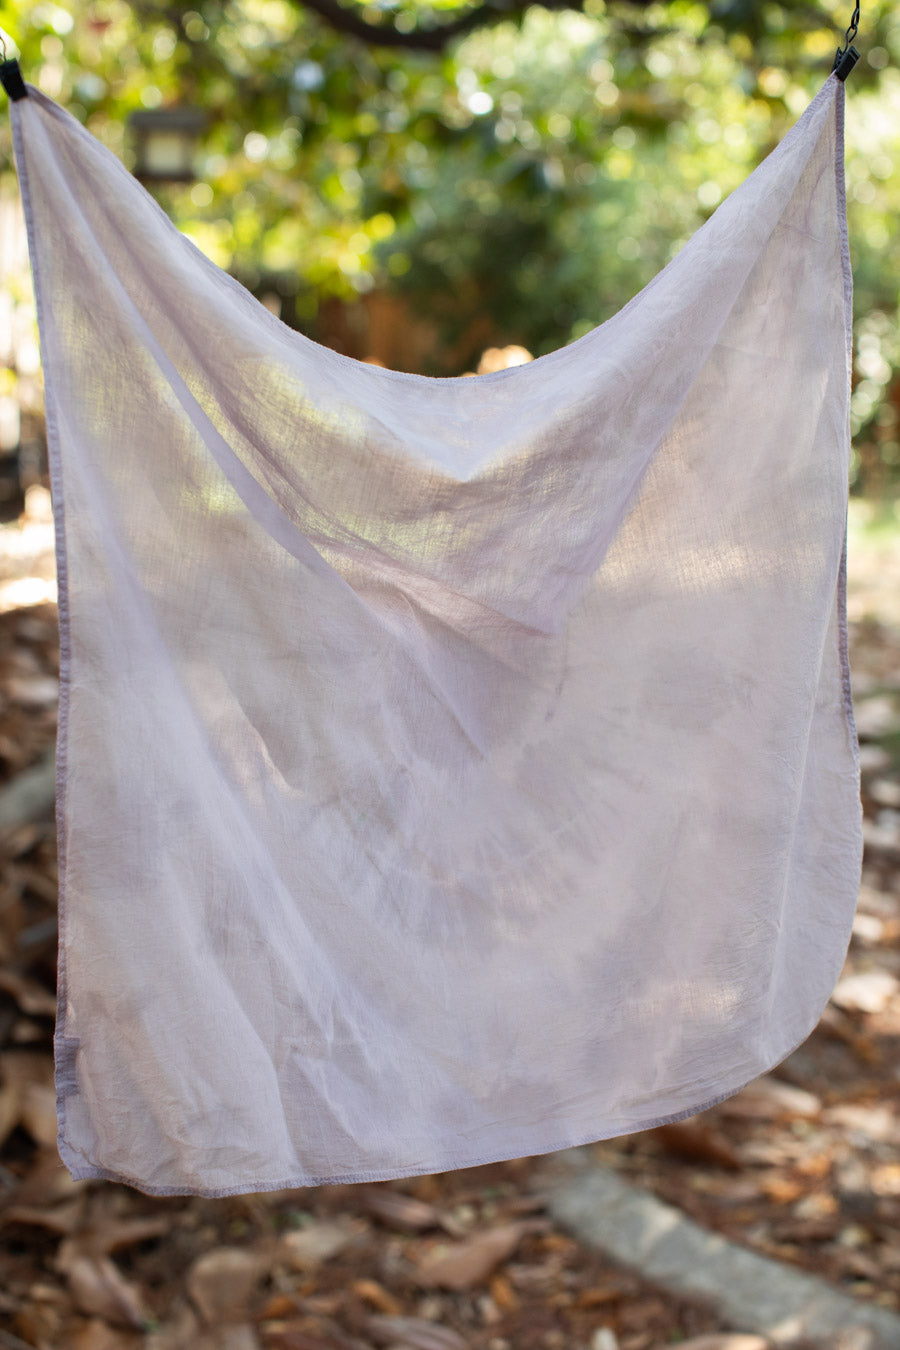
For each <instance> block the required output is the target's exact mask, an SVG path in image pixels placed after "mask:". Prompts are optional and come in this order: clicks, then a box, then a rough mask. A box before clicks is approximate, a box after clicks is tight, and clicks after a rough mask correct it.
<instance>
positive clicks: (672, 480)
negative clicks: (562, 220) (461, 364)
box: [9, 76, 861, 1196]
mask: <svg viewBox="0 0 900 1350" xmlns="http://www.w3.org/2000/svg"><path fill="white" fill-rule="evenodd" d="M28 95H29V97H27V98H24V99H22V100H20V101H18V102H13V103H11V104H10V109H9V110H10V116H11V118H12V125H13V133H14V145H15V154H16V163H17V169H18V174H19V181H20V187H21V192H22V197H23V202H24V207H25V213H26V220H27V227H28V239H29V252H30V258H31V264H32V269H33V274H34V279H35V287H36V295H37V302H38V315H39V326H40V337H41V350H42V358H43V365H44V372H45V385H46V396H47V414H48V432H49V441H50V455H51V468H52V485H53V502H54V512H55V520H56V527H57V544H58V569H59V581H60V621H61V631H62V644H63V646H62V653H63V680H62V695H61V709H60V713H61V719H60V731H59V741H58V774H59V782H58V803H57V814H58V825H59V845H60V868H61V923H60V952H59V955H60V980H59V1017H58V1027H57V1038H56V1082H57V1091H58V1115H59V1124H60V1135H59V1148H60V1153H61V1156H62V1158H63V1161H64V1162H65V1164H66V1166H67V1167H68V1168H69V1170H70V1171H71V1173H72V1175H73V1176H74V1177H76V1178H86V1177H105V1178H110V1179H115V1180H119V1181H125V1182H127V1183H129V1184H131V1185H132V1186H136V1187H138V1188H140V1189H141V1190H144V1191H146V1192H149V1193H153V1194H200V1195H208V1196H215V1195H227V1194H232V1193H236V1192H246V1191H254V1190H266V1189H274V1188H282V1187H287V1186H300V1185H309V1184H315V1183H318V1182H323V1181H344V1182H354V1181H366V1180H377V1179H384V1178H390V1177H401V1176H406V1175H412V1174H415V1173H423V1172H434V1171H442V1170H447V1169H451V1168H459V1167H464V1166H469V1165H473V1164H478V1163H483V1162H488V1161H495V1160H499V1159H504V1158H511V1157H519V1156H523V1155H532V1154H538V1153H545V1152H548V1151H551V1150H555V1149H560V1148H563V1147H567V1146H570V1145H576V1144H581V1143H585V1142H588V1141H591V1140H597V1139H601V1138H605V1137H609V1136H612V1135H618V1134H623V1133H627V1132H630V1131H636V1130H641V1129H644V1128H646V1127H649V1126H652V1125H655V1124H659V1123H662V1122H665V1121H671V1120H674V1119H678V1118H679V1117H683V1116H686V1115H689V1114H692V1113H694V1112H696V1111H699V1110H701V1109H703V1108H705V1107H707V1106H709V1105H711V1104H713V1103H714V1102H716V1101H718V1100H721V1099H722V1098H723V1097H726V1096H728V1095H730V1094H731V1093H733V1092H735V1091H736V1090H738V1089H739V1088H740V1087H741V1086H743V1085H744V1084H745V1083H747V1082H748V1081H750V1080H751V1079H753V1078H754V1077H755V1076H756V1075H758V1074H760V1073H762V1072H763V1071H765V1070H768V1069H769V1068H771V1067H772V1066H773V1065H775V1064H777V1063H778V1062H779V1061H780V1060H782V1059H783V1058H784V1057H785V1056H786V1055H787V1054H788V1053H789V1052H790V1051H791V1050H792V1049H793V1048H794V1047H796V1046H797V1045H798V1044H799V1043H800V1042H801V1041H802V1040H803V1039H804V1038H805V1037H806V1036H807V1035H808V1034H809V1032H810V1031H811V1030H812V1028H813V1027H814V1025H815V1024H816V1022H817V1020H818V1018H819V1017H820V1015H821V1013H822V1010H823V1008H824V1005H825V1003H826V1000H827V998H828V995H829V993H830V991H831V989H832V988H833V986H834V983H835V981H836V979H837V977H838V974H839V972H840V969H841V965H842V961H843V958H844V956H845V952H846V948H847V944H848V941H849V936H850V929H851V923H852V918H853V913H854V908H855V901H856V893H857V885H858V880H859V866H860V853H861V822H860V806H859V790H858V758H857V749H856V738H855V733H854V727H853V716H852V708H851V699H850V687H849V676H848V666H847V651H846V633H845V619H844V596H843V579H844V554H843V545H844V538H845V522H846V506H847V475H848V457H849V422H848V400H849V387H850V380H849V364H850V293H851V277H850V269H849V261H848V251H847V240H846V225H845V219H846V209H845V201H844V190H843V121H842V118H843V97H844V86H843V84H842V83H841V82H840V81H838V80H836V79H835V77H834V76H831V77H829V78H828V79H827V80H826V82H825V83H824V85H823V86H822V88H821V90H820V92H819V93H818V95H817V96H816V97H815V99H814V100H813V101H812V103H811V104H810V106H809V107H808V109H807V110H806V112H805V113H804V114H803V115H802V116H801V117H800V119H799V121H798V122H797V123H796V125H795V126H794V127H793V128H792V129H791V131H790V132H789V133H788V134H787V135H786V137H785V138H784V140H783V141H782V142H781V144H780V145H779V146H778V147H777V148H776V149H775V150H774V151H773V152H772V153H771V154H770V155H769V156H768V158H767V159H766V160H765V161H764V162H763V163H762V164H761V165H760V167H759V168H758V169H756V170H755V171H754V172H753V173H752V174H751V175H750V176H749V177H748V178H747V180H746V181H745V182H744V183H743V184H742V186H741V187H739V188H738V189H737V190H736V191H735V192H734V193H732V195H731V196H729V197H728V198H727V199H726V200H725V201H724V202H723V204H722V205H721V206H720V207H719V208H718V210H717V211H716V212H715V213H714V215H713V216H712V217H711V218H710V220H709V221H708V222H707V223H706V224H705V225H704V226H703V227H702V228H701V229H700V230H698V232H697V233H696V234H695V235H694V236H693V238H691V240H690V241H689V242H688V243H687V244H686V245H685V246H684V247H683V248H682V250H681V251H680V252H679V253H678V255H677V256H676V257H675V259H674V260H673V261H672V262H671V263H670V264H669V265H668V266H667V267H666V268H665V269H664V270H663V271H662V272H661V273H660V274H659V275H658V276H657V277H656V278H655V279H654V280H653V281H652V282H651V283H650V284H649V285H648V286H647V287H646V288H645V289H644V290H643V291H641V293H640V294H639V295H638V296H636V297H635V298H634V299H633V300H632V301H631V302H630V303H629V304H627V305H626V306H625V308H624V309H623V310H622V311H621V312H620V313H618V314H617V315H615V317H614V318H612V319H610V320H609V321H608V322H607V323H604V324H603V325H602V326H600V327H599V328H596V329H595V330H594V331H592V332H590V333H588V334H587V336H585V337H583V338H581V339H580V340H579V341H577V342H574V343H572V344H571V345H569V346H567V347H564V348H561V349H560V350H558V351H554V352H551V353H550V354H549V355H546V356H542V357H540V358H539V359H537V360H536V361H534V362H533V363H531V364H529V365H524V366H519V367H515V368H513V369H510V370H503V371H499V372H497V373H495V374H488V375H484V376H480V377H477V378H474V379H433V378H428V377H422V376H416V375H406V374H402V373H398V372H394V371H391V370H385V369H381V368H377V367H373V366H367V365H364V364H361V363H358V362H356V361H353V360H351V359H349V358H347V357H344V356H341V355H338V354H336V353H334V352H332V351H329V350H326V349H324V348H322V347H320V346H318V345H317V344H315V343H313V342H311V341H309V340H308V339H306V338H304V337H303V336H301V335H299V334H298V333H296V332H294V331H292V330H290V329H288V328H287V327H286V326H285V325H284V324H282V323H281V322H280V321H279V320H278V319H276V318H275V317H274V316H273V315H272V314H270V313H269V312H268V311H267V310H266V309H265V308H264V307H263V306H262V305H260V304H259V303H258V302H257V301H256V300H255V299H254V298H253V297H252V296H251V295H250V294H249V293H248V292H247V291H246V290H244V289H243V287H241V286H240V285H239V284H238V283H237V282H236V281H234V280H233V279H232V278H231V277H229V276H227V275H226V274H225V273H223V272H222V271H221V270H219V269H218V268H217V267H216V266H215V265H214V264H213V263H212V262H210V261H209V260H208V259H207V258H206V257H205V256H204V255H203V254H202V253H201V252H200V251H199V250H198V249H197V248H196V247H195V246H194V245H193V244H192V243H191V242H190V241H189V240H188V239H187V238H185V237H184V236H183V235H182V234H180V233H179V231H178V230H177V229H176V228H175V227H174V225H173V224H172V223H171V221H170V220H169V219H168V218H167V217H166V215H165V214H164V212H163V211H162V210H161V208H160V207H159V206H158V205H157V204H156V203H155V202H154V200H153V199H152V197H151V196H150V195H149V194H148V193H147V192H146V191H145V190H144V189H143V188H142V187H141V186H140V184H139V183H138V182H137V181H136V180H135V179H134V178H133V177H131V175H130V174H129V173H128V172H127V171H126V169H125V168H124V166H123V165H122V164H121V163H120V161H119V160H118V159H117V158H116V156H115V155H113V154H112V153H111V152H110V151H109V150H107V149H106V148H105V147H104V146H103V145H101V144H100V143H99V142H98V141H97V140H96V139H95V138H94V137H93V136H92V135H91V134H90V133H89V132H88V131H87V130H86V129H85V128H83V127H82V126H81V125H80V123H79V122H78V121H77V120H76V119H75V118H74V117H73V116H72V115H71V114H69V113H68V112H66V111H65V110H64V109H62V108H61V107H59V106H57V105H56V104H55V103H54V102H53V101H52V100H51V99H49V98H48V97H46V96H45V95H44V94H42V93H41V92H40V91H39V90H38V89H37V88H36V87H35V86H33V85H29V86H28ZM548 284H552V278H549V279H548Z"/></svg>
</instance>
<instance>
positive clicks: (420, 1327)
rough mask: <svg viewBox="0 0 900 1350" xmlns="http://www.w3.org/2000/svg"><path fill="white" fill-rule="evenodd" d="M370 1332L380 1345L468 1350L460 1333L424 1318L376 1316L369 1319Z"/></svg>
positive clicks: (411, 1349) (413, 1348)
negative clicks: (393, 1343)
mask: <svg viewBox="0 0 900 1350" xmlns="http://www.w3.org/2000/svg"><path fill="white" fill-rule="evenodd" d="M369 1331H370V1333H371V1335H372V1338H373V1340H376V1341H377V1342H378V1343H379V1344H380V1345H390V1344H391V1343H392V1342H398V1343H400V1344H402V1345H404V1346H409V1350H467V1345H466V1342H465V1341H464V1340H463V1338H462V1336H460V1334H459V1332H458V1331H454V1330H453V1329H452V1327H442V1326H439V1325H438V1323H436V1322H429V1321H428V1320H427V1319H426V1318H424V1317H379V1316H375V1317H372V1318H370V1319H369Z"/></svg>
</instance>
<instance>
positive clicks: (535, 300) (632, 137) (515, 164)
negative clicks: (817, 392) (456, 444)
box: [0, 0, 900, 465]
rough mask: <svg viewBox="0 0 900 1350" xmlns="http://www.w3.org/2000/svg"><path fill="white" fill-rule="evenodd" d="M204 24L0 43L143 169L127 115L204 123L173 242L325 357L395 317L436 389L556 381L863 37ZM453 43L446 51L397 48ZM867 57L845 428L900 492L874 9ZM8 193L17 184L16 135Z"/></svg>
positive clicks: (897, 93) (683, 25) (289, 7)
mask: <svg viewBox="0 0 900 1350" xmlns="http://www.w3.org/2000/svg"><path fill="white" fill-rule="evenodd" d="M195 3H196V8H187V7H185V6H184V5H182V4H178V3H174V0H133V3H130V4H128V3H125V0H94V2H93V3H84V4H80V5H79V6H78V7H77V8H74V7H67V6H65V5H63V4H57V3H55V2H54V0H38V3H34V2H32V0H5V3H4V4H2V6H0V25H2V28H3V30H4V32H5V33H6V34H7V35H8V39H9V40H11V42H12V43H13V44H15V46H16V47H17V49H18V54H19V55H20V60H21V64H22V69H23V73H24V75H25V78H26V79H27V80H30V81H31V82H33V83H35V84H37V85H39V86H40V87H41V88H43V89H44V90H45V91H46V92H47V93H48V94H49V95H50V96H51V97H53V98H55V99H57V100H58V101H59V102H61V103H62V104H63V105H64V106H65V107H66V108H68V110H69V111H70V112H72V113H73V114H74V115H75V116H76V117H78V118H79V119H80V120H81V121H83V122H84V123H85V124H86V125H87V126H88V128H89V129H90V130H91V132H92V133H93V134H94V135H96V136H97V137H98V138H99V139H100V140H102V141H103V142H104V143H106V144H107V145H108V146H109V147H110V148H111V149H112V150H113V151H114V152H115V153H116V154H118V155H119V156H120V157H121V158H122V159H123V160H124V161H125V163H126V164H127V165H129V166H131V165H132V163H133V159H132V155H133V150H132V146H131V144H130V142H129V137H128V132H127V116H128V114H129V113H130V112H132V111H134V110H138V109H142V108H155V107H165V106H169V105H170V104H171V105H187V106H197V107H202V108H203V109H204V110H205V111H206V112H207V113H208V114H209V124H208V129H207V132H206V134H205V136H204V138H203V143H202V147H201V154H200V159H199V166H198V181H197V182H195V183H193V184H187V185H177V184H171V185H167V184H162V185H159V186H153V189H152V190H153V192H154V195H155V196H157V198H158V200H159V201H160V203H161V205H162V206H163V208H164V209H165V210H166V212H167V213H168V214H169V215H170V216H171V218H172V219H173V220H174V221H175V223H176V224H177V225H178V227H179V228H180V229H181V230H183V231H184V232H185V233H186V234H187V235H188V236H189V237H190V238H192V239H193V240H194V242H195V243H196V244H197V245H198V247H200V248H201V249H202V250H203V251H204V252H205V253H207V254H208V255H209V256H210V257H211V258H212V259H213V260H214V261H215V262H216V263H218V265H219V266H221V267H223V268H225V269H227V270H228V271H231V272H232V273H234V274H235V275H237V276H238V277H239V278H240V279H241V280H242V281H243V282H244V284H245V285H248V286H249V287H250V288H251V289H256V288H257V287H258V285H259V284H260V282H261V279H263V278H271V277H275V278H276V279H277V282H278V288H279V289H280V290H281V291H283V292H294V293H296V301H295V306H292V310H291V314H292V317H293V314H294V312H296V319H295V322H297V324H298V326H301V327H304V328H306V329H307V331H315V330H314V328H313V325H314V322H315V319H316V314H317V310H318V309H319V307H320V306H321V305H322V304H323V302H325V301H326V300H327V299H328V298H329V297H335V296H336V297H342V298H344V299H352V298H353V297H355V296H361V295H365V294H366V292H369V291H372V290H373V289H377V290H379V291H380V290H382V289H384V288H391V289H393V290H394V291H397V292H400V293H402V294H403V295H405V296H406V297H407V298H408V300H409V301H410V303H414V304H415V306H416V307H417V308H418V309H420V310H421V311H422V312H423V313H427V314H429V315H430V316H431V317H432V318H434V319H437V320H439V321H440V323H441V325H442V329H443V333H444V338H445V344H446V350H447V351H448V352H450V353H452V356H453V364H452V366H449V367H444V368H441V367H439V366H436V367H435V370H433V371H431V372H430V373H450V374H454V373H457V372H459V371H461V370H464V369H467V368H472V365H473V362H474V360H475V359H476V357H477V353H478V351H480V349H481V346H483V345H485V344H486V341H487V340H489V341H493V342H497V343H505V342H520V343H524V344H525V345H526V346H528V347H529V348H530V349H531V350H532V351H534V352H535V353H538V354H539V353H541V352H544V351H547V350H550V349H552V348H554V347H557V346H560V345H561V344H563V343H565V342H567V341H569V340H571V339H572V338H573V337H577V336H579V335H580V334H581V333H583V332H585V331H587V330H588V329H589V328H590V327H593V326H594V325H595V324H597V323H599V322H601V321H602V320H603V319H604V318H606V317H608V316H609V314H611V313H612V312H614V311H615V310H616V309H618V308H619V307H620V306H621V305H622V304H623V303H625V302H626V301H627V300H628V299H630V297H631V296H632V295H633V294H635V292H636V291H637V290H639V289H640V288H641V287H642V286H643V285H645V284H646V283H647V282H648V281H649V280H650V279H651V278H652V276H653V275H654V274H655V273H656V272H657V271H658V270H659V269H660V268H661V267H662V266H664V265H665V263H666V262H667V261H668V260H669V258H670V257H671V256H672V255H673V254H674V252H675V251H677V249H678V248H679V247H680V246H681V245H682V244H683V242H684V241H685V239H686V238H687V237H688V236H689V235H690V234H691V233H692V232H693V230H695V229H696V228H697V227H698V226H699V225H700V224H701V223H702V221H703V220H704V219H705V218H706V217H707V216H708V215H709V213H710V212H711V211H712V210H714V209H715V207H716V205H717V204H718V202H719V201H720V200H721V198H722V197H723V196H724V195H725V194H727V193H728V192H729V191H731V190H732V189H733V188H734V187H735V186H736V185H737V184H738V183H739V182H740V181H742V179H743V178H744V177H746V175H747V173H749V172H750V171H751V169H752V168H753V167H754V166H755V165H756V164H757V163H758V162H759V161H760V160H761V159H762V158H763V156H764V155H765V154H766V153H767V152H768V151H769V150H771V149H772V147H773V146H774V145H775V144H776V143H777V141H778V140H779V139H780V137H781V136H782V135H783V134H784V132H785V130H786V129H787V127H788V126H789V125H790V124H791V123H792V122H793V121H794V120H795V119H796V117H797V116H798V115H799V114H800V112H802V110H803V108H804V107H805V106H806V104H807V102H808V101H809V99H810V97H811V96H812V95H813V94H814V93H815V91H816V89H817V88H818V87H819V86H820V84H821V82H822V81H823V80H824V78H825V77H826V75H827V74H828V72H829V71H830V69H831V62H832V58H833V55H834V51H835V48H836V46H837V45H838V42H839V41H840V40H841V39H842V37H843V33H844V30H845V28H846V26H847V24H848V22H849V19H850V13H851V10H852V5H851V4H849V3H848V0H840V3H838V0H823V3H822V4H820V5H813V4H812V3H809V4H794V5H790V6H789V5H787V4H778V3H767V4H765V5H758V4H755V3H751V0H713V2H712V3H711V4H700V3H695V0H656V2H655V3H647V0H641V3H637V2H636V0H618V2H616V0H610V3H608V4H605V3H604V2H603V0H583V3H575V4H567V5H565V7H563V6H562V5H561V3H560V4H557V3H553V4H552V5H550V6H549V7H548V6H546V5H545V6H544V7H538V6H529V7H527V8H526V7H525V6H524V4H523V3H522V0H509V8H508V10H507V11H506V12H504V10H503V0H486V2H485V0H481V2H480V3H476V4H471V5H465V4H461V3H460V0H431V3H429V4H423V3H417V2H416V0H371V3H368V4H363V3H356V0H340V10H339V12H338V0H195ZM326 11H327V14H326ZM336 24H337V25H338V26H335V25H336ZM460 24H462V25H464V26H467V27H470V28H471V31H467V32H464V33H462V34H461V32H460V28H459V25H460ZM360 25H362V27H360ZM454 25H456V28H455V29H454ZM348 26H352V27H354V28H355V30H356V33H357V35H356V36H354V35H351V34H350V33H348V32H347V31H346V30H347V28H348ZM342 30H344V31H342ZM372 30H375V31H374V32H373V31H372ZM439 30H440V42H439V43H437V39H434V38H429V39H428V41H429V42H432V43H436V44H437V47H436V49H426V50H423V49H422V44H421V42H416V43H415V45H413V46H412V49H410V48H411V44H410V42H407V41H406V40H405V38H407V37H410V36H412V38H413V39H417V38H421V37H422V34H426V35H427V34H428V33H432V32H437V31H439ZM400 39H404V41H403V42H402V43H401V44H400V45H396V44H397V43H398V42H399V40H400ZM392 43H393V44H395V45H390V44H392ZM857 46H858V47H859V48H860V49H861V50H862V51H863V54H864V56H863V60H862V61H861V62H860V64H859V66H858V67H857V68H856V70H855V71H854V72H853V74H852V75H851V77H850V81H849V82H848V95H849V99H850V110H851V111H850V116H849V118H848V127H847V142H848V157H847V177H848V196H849V209H850V215H851V246H852V249H853V254H854V270H855V277H856V300H857V314H858V321H857V334H858V351H857V358H856V359H857V375H858V381H857V386H856V390H855V393H854V419H855V425H856V429H857V430H858V431H859V432H860V433H861V434H862V436H863V438H864V439H866V440H867V441H868V443H870V444H871V445H872V446H873V447H875V449H876V452H877V459H878V463H879V464H889V465H890V464H893V463H896V462H897V461H898V459H900V432H898V404H900V398H898V396H897V392H896V391H897V390H898V388H900V386H898V382H897V379H896V372H897V370H898V368H900V341H898V338H897V322H896V320H897V279H898V277H900V235H898V232H897V231H896V230H895V228H894V221H895V220H896V219H897V215H898V211H900V185H898V179H897V175H896V174H895V173H894V164H895V162H896V160H897V157H898V155H900V118H898V112H900V78H898V72H897V69H896V64H897V58H898V56H900V19H898V17H897V16H896V15H895V12H894V6H893V5H891V4H889V3H888V0H873V2H872V3H869V4H867V5H865V6H864V13H863V21H862V27H861V31H860V36H859V39H858V40H857ZM0 177H3V178H6V179H8V180H11V178H12V156H11V146H10V140H9V132H8V123H7V122H5V121H2V120H0ZM7 190H14V187H13V185H12V183H11V182H9V183H8V184H7ZM486 318H487V321H488V323H487V326H486V324H485V319H486ZM479 321H480V322H479ZM467 335H468V336H467ZM467 342H468V344H469V345H468V347H467ZM891 391H894V393H893V395H892V396H889V395H890V393H891Z"/></svg>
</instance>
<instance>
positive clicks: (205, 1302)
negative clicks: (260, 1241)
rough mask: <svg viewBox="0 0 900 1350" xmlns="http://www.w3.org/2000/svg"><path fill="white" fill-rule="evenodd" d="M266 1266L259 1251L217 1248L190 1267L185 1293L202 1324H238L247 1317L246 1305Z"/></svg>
mask: <svg viewBox="0 0 900 1350" xmlns="http://www.w3.org/2000/svg"><path fill="white" fill-rule="evenodd" d="M267 1266H268V1260H267V1258H266V1257H265V1256H264V1255H262V1254H261V1253H259V1252H253V1251H247V1250H246V1249H245V1248H243V1247H216V1248H214V1250H213V1251H210V1252H204V1254H203V1255H202V1256H200V1257H198V1258H197V1260H196V1261H195V1262H194V1263H193V1265H192V1266H191V1268H190V1270H189V1271H188V1274H187V1291H188V1294H189V1295H190V1297H191V1301H192V1302H193V1304H194V1307H195V1308H196V1309H197V1311H198V1312H199V1313H200V1316H201V1317H202V1318H203V1320H204V1321H205V1322H207V1323H212V1322H235V1321H239V1320H240V1319H241V1318H244V1317H245V1316H246V1312H247V1305H248V1303H249V1302H250V1299H251V1298H252V1297H253V1294H254V1292H255V1290H256V1286H257V1284H258V1283H259V1280H260V1278H261V1277H262V1275H263V1274H264V1273H265V1271H266V1269H267Z"/></svg>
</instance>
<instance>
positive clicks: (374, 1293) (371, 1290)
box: [352, 1280, 403, 1315]
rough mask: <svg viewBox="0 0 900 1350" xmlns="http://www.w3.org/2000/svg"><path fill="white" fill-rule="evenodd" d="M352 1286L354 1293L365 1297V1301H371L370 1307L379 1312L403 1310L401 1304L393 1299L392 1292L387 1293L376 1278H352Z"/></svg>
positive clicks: (392, 1312)
mask: <svg viewBox="0 0 900 1350" xmlns="http://www.w3.org/2000/svg"><path fill="white" fill-rule="evenodd" d="M352 1288H353V1292H354V1294H356V1295H357V1296H358V1297H359V1298H361V1299H365V1301H366V1303H371V1305H372V1307H373V1308H377V1309H378V1311H379V1312H381V1313H388V1314H390V1315H394V1314H398V1313H401V1312H402V1311H403V1304H402V1303H400V1302H399V1301H398V1300H397V1299H395V1298H394V1295H393V1294H390V1293H388V1291H387V1289H385V1287H384V1285H383V1284H379V1283H378V1281H377V1280H354V1281H353V1285H352Z"/></svg>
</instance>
